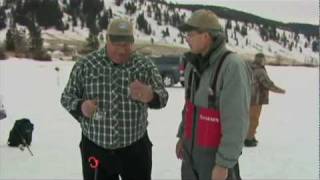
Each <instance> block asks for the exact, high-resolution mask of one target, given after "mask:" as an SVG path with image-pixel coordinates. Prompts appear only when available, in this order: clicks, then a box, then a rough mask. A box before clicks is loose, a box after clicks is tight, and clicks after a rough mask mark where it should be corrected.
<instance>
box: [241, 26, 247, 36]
mask: <svg viewBox="0 0 320 180" xmlns="http://www.w3.org/2000/svg"><path fill="white" fill-rule="evenodd" d="M240 33H241V35H242V36H247V35H248V30H247V26H246V25H245V24H243V25H242V27H241V31H240Z"/></svg>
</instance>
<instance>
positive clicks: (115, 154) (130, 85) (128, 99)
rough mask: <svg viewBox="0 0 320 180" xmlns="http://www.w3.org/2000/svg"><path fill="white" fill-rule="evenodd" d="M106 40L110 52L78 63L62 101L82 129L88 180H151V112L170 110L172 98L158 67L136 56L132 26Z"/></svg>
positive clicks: (119, 27)
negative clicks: (161, 109)
mask: <svg viewBox="0 0 320 180" xmlns="http://www.w3.org/2000/svg"><path fill="white" fill-rule="evenodd" d="M106 38H107V43H106V46H105V48H102V49H100V50H98V51H95V52H93V53H91V54H89V55H87V56H85V57H83V58H81V59H80V60H78V61H77V62H76V63H75V65H74V67H73V69H72V72H71V74H70V79H69V81H68V83H67V86H66V87H65V89H64V92H63V94H62V97H61V104H62V105H63V106H64V107H65V108H66V109H67V110H68V111H69V112H70V113H71V115H73V117H75V118H76V119H77V121H79V123H80V125H81V129H82V139H81V143H80V150H81V156H82V168H83V178H84V179H85V180H93V179H97V180H119V176H120V177H121V179H122V180H150V179H151V167H152V143H151V141H150V139H149V137H148V133H147V126H148V121H147V117H148V112H147V109H148V108H155V109H159V108H163V107H165V106H166V104H167V101H168V92H167V91H166V89H165V87H164V84H163V81H162V78H161V75H160V74H159V72H158V70H157V67H156V66H155V65H154V64H153V63H152V62H151V60H150V59H147V58H146V57H144V56H142V55H140V54H137V53H135V52H134V51H133V43H134V35H133V25H132V23H131V22H129V21H128V20H127V19H115V20H113V21H112V22H111V23H110V25H109V27H108V29H107V37H106ZM95 160H98V161H100V163H99V166H98V167H97V169H95V167H96V166H95V165H96V164H97V163H96V162H97V161H95ZM90 165H92V166H93V167H90Z"/></svg>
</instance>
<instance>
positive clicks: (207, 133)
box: [197, 107, 222, 148]
mask: <svg viewBox="0 0 320 180" xmlns="http://www.w3.org/2000/svg"><path fill="white" fill-rule="evenodd" d="M198 118H199V119H198V134H197V135H198V136H197V137H198V138H197V142H198V145H199V146H200V147H205V148H217V147H218V146H219V144H220V140H221V136H222V134H221V121H220V112H219V111H217V110H215V109H212V108H210V109H209V108H204V107H202V108H200V112H199V117H198Z"/></svg>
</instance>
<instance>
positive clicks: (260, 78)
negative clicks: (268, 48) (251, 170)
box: [244, 53, 285, 147]
mask: <svg viewBox="0 0 320 180" xmlns="http://www.w3.org/2000/svg"><path fill="white" fill-rule="evenodd" d="M265 63H266V59H265V56H264V54H262V53H258V54H256V55H255V58H254V61H253V63H252V64H251V66H252V73H253V82H252V85H253V88H252V89H253V91H252V96H251V107H250V126H249V131H248V135H247V138H246V140H245V141H244V145H245V146H246V147H255V146H257V144H258V141H257V139H256V137H255V134H256V129H257V127H258V124H259V117H260V114H261V109H262V105H263V104H268V103H269V91H272V92H276V93H281V94H284V93H285V90H283V89H281V88H279V87H277V86H276V85H275V84H274V83H273V82H272V81H271V79H270V78H269V76H268V73H267V71H266V68H265V67H264V65H265Z"/></svg>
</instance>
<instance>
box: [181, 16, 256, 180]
mask: <svg viewBox="0 0 320 180" xmlns="http://www.w3.org/2000/svg"><path fill="white" fill-rule="evenodd" d="M179 29H180V30H181V31H182V32H185V33H186V41H187V43H188V45H189V47H190V51H191V53H193V54H194V56H189V57H188V59H187V64H186V68H185V83H184V85H185V105H184V109H183V119H182V121H181V124H180V127H179V131H178V135H177V136H178V138H179V140H178V142H177V145H176V155H177V157H178V158H179V159H182V166H181V177H182V180H223V179H227V178H228V179H241V177H240V173H239V165H238V160H239V157H240V155H241V152H242V148H243V142H244V140H245V137H246V134H247V130H248V125H249V109H250V96H251V92H250V89H251V88H250V79H249V69H248V66H247V65H246V64H245V62H244V61H243V60H242V59H241V58H240V57H239V55H237V54H236V53H230V51H228V49H227V48H226V43H225V36H224V34H225V33H224V32H223V29H222V27H221V24H220V23H219V20H218V17H217V16H216V15H215V14H214V13H213V12H211V11H208V10H197V11H195V12H193V14H192V15H191V17H190V18H189V19H188V20H187V21H186V23H185V24H183V25H181V26H180V27H179ZM220 65H221V66H220Z"/></svg>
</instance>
